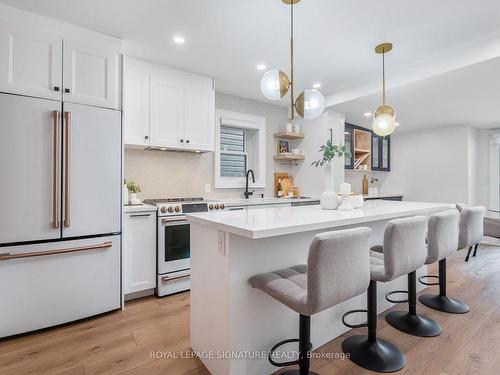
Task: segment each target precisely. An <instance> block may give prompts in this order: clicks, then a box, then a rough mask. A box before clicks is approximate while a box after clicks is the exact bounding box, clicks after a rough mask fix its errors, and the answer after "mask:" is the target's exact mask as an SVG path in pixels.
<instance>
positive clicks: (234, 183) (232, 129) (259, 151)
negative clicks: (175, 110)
mask: <svg viewBox="0 0 500 375" xmlns="http://www.w3.org/2000/svg"><path fill="white" fill-rule="evenodd" d="M248 169H252V170H253V171H254V174H255V184H252V187H258V188H263V187H265V186H266V120H265V118H263V117H259V116H252V115H247V114H243V113H237V112H229V111H225V110H217V116H216V147H215V187H216V188H243V187H245V175H246V172H247V170H248Z"/></svg>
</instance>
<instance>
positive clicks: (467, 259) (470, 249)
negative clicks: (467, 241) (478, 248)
mask: <svg viewBox="0 0 500 375" xmlns="http://www.w3.org/2000/svg"><path fill="white" fill-rule="evenodd" d="M472 248H473V246H469V250H467V256H466V257H465V261H466V262H468V261H469V257H470V253H471V251H472Z"/></svg>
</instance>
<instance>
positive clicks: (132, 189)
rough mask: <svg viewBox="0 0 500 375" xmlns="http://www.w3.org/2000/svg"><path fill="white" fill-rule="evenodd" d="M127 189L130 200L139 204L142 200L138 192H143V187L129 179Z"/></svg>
mask: <svg viewBox="0 0 500 375" xmlns="http://www.w3.org/2000/svg"><path fill="white" fill-rule="evenodd" d="M127 190H128V193H129V194H128V196H129V201H130V203H131V204H138V203H140V202H141V201H140V200H139V199H138V198H137V193H140V192H141V187H140V186H139V185H138V184H136V183H135V182H134V181H127Z"/></svg>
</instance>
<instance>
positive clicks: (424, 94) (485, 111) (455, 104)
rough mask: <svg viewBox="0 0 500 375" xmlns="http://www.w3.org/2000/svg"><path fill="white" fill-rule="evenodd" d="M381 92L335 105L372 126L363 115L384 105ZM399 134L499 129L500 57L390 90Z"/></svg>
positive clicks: (355, 121) (348, 117) (349, 118)
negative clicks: (458, 128) (452, 128)
mask: <svg viewBox="0 0 500 375" xmlns="http://www.w3.org/2000/svg"><path fill="white" fill-rule="evenodd" d="M381 100H382V99H381V96H380V93H377V94H371V95H367V96H364V97H362V98H357V99H355V100H351V101H348V102H345V103H342V104H338V105H335V106H333V109H335V110H336V111H339V112H343V113H345V114H346V121H347V122H350V123H353V124H357V125H360V126H365V127H370V126H371V118H367V117H365V116H364V113H366V112H371V111H373V110H374V109H375V108H377V107H378V106H379V105H381ZM387 103H388V104H390V105H392V106H394V107H395V109H396V112H397V116H396V117H397V121H398V122H399V123H400V125H399V127H398V128H397V131H398V132H401V131H412V130H417V129H424V128H432V127H436V126H451V125H470V126H474V127H477V128H493V127H500V58H496V59H491V60H488V61H485V62H482V63H478V64H474V65H470V66H467V67H465V68H461V69H456V70H453V71H451V72H448V73H444V74H440V75H437V76H433V77H430V78H426V79H422V80H419V81H415V82H412V83H408V84H406V85H403V86H399V87H395V88H392V89H390V90H388V91H387Z"/></svg>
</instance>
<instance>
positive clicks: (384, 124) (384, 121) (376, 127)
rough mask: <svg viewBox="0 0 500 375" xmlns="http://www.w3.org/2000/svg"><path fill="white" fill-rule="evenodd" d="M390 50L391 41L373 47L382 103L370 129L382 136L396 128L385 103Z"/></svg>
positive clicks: (374, 115) (392, 113)
mask: <svg viewBox="0 0 500 375" xmlns="http://www.w3.org/2000/svg"><path fill="white" fill-rule="evenodd" d="M292 1H293V0H292ZM391 50H392V43H382V44H379V45H378V46H376V47H375V52H376V53H378V54H381V55H382V105H381V106H380V107H378V108H377V109H376V110H375V112H374V113H373V122H372V129H373V131H374V132H375V134H377V135H380V136H382V137H385V136H387V135H390V134H391V133H392V132H393V131H394V129H396V111H395V110H394V108H392V107H391V106H390V105H386V104H385V54H386V53H387V52H390V51H391Z"/></svg>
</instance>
